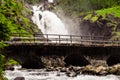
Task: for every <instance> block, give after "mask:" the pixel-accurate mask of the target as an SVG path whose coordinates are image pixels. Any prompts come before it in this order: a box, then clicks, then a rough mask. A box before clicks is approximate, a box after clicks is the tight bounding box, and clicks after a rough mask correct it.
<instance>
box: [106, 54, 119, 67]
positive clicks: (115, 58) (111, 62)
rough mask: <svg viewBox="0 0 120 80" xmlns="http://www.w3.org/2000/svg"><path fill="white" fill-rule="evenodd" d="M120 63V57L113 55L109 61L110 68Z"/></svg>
mask: <svg viewBox="0 0 120 80" xmlns="http://www.w3.org/2000/svg"><path fill="white" fill-rule="evenodd" d="M118 63H120V55H111V56H110V57H109V58H108V59H107V64H108V66H112V65H115V64H118Z"/></svg>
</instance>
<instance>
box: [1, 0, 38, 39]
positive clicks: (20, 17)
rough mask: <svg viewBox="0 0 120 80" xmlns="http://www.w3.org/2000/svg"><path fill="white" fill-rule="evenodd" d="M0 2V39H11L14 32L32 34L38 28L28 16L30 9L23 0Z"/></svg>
mask: <svg viewBox="0 0 120 80" xmlns="http://www.w3.org/2000/svg"><path fill="white" fill-rule="evenodd" d="M0 4H1V6H0V40H4V41H5V40H9V38H10V36H12V33H29V34H31V33H33V31H34V28H35V29H37V27H36V26H35V25H34V24H33V23H32V22H31V21H30V19H29V18H28V17H30V16H31V15H30V11H29V10H28V9H27V8H26V7H24V3H23V0H0ZM31 27H32V28H31Z"/></svg>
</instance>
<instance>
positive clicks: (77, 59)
mask: <svg viewBox="0 0 120 80" xmlns="http://www.w3.org/2000/svg"><path fill="white" fill-rule="evenodd" d="M64 62H65V66H69V65H72V66H86V65H88V64H90V62H89V61H88V60H87V59H86V58H85V57H84V56H82V55H81V54H71V55H68V56H67V57H66V58H65V60H64Z"/></svg>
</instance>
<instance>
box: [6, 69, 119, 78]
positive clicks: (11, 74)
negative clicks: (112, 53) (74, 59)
mask: <svg viewBox="0 0 120 80" xmlns="http://www.w3.org/2000/svg"><path fill="white" fill-rule="evenodd" d="M4 73H5V74H4V76H5V77H7V78H8V80H14V79H15V78H16V77H24V78H25V80H119V79H118V77H117V76H115V75H107V76H93V75H78V76H77V77H67V76H66V75H65V73H61V72H57V71H52V72H46V71H45V70H44V69H31V70H27V69H26V70H17V69H15V70H14V71H10V70H6V71H5V72H4Z"/></svg>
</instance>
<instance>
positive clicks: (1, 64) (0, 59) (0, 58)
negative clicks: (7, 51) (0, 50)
mask: <svg viewBox="0 0 120 80" xmlns="http://www.w3.org/2000/svg"><path fill="white" fill-rule="evenodd" d="M4 58H5V56H3V55H1V54H0V80H3V72H2V71H3V67H4Z"/></svg>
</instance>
